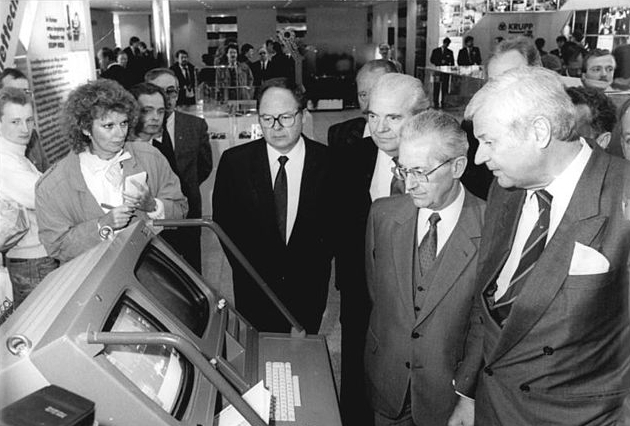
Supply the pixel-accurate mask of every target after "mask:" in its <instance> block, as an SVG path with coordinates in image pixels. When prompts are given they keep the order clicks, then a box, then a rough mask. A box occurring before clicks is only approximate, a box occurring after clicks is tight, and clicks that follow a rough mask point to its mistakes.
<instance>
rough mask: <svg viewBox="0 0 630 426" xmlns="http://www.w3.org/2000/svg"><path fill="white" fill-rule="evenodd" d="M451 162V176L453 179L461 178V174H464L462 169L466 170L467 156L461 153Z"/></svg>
mask: <svg viewBox="0 0 630 426" xmlns="http://www.w3.org/2000/svg"><path fill="white" fill-rule="evenodd" d="M452 163H453V165H452V167H451V171H452V172H453V178H455V179H459V178H461V177H462V175H463V174H464V171H465V170H466V165H467V164H468V158H466V156H464V155H462V156H460V157H457V158H456V159H454V160H453V161H452Z"/></svg>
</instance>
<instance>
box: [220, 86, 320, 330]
mask: <svg viewBox="0 0 630 426" xmlns="http://www.w3.org/2000/svg"><path fill="white" fill-rule="evenodd" d="M303 108H304V105H303V97H302V94H301V92H300V91H299V89H297V88H296V87H295V85H294V84H291V83H289V82H288V81H287V80H286V79H272V80H269V81H268V82H267V83H266V84H265V85H263V87H262V88H261V94H260V97H259V103H258V115H259V123H260V125H261V127H262V130H263V135H264V137H263V138H262V139H259V140H256V141H253V142H250V143H248V144H245V145H240V146H237V147H234V148H231V149H229V150H227V151H225V152H224V153H223V156H222V157H221V160H220V161H219V166H218V168H217V178H216V182H215V186H214V193H213V209H214V220H215V221H216V222H217V223H218V224H219V225H220V226H221V227H222V228H223V230H224V231H225V232H226V233H227V234H228V236H229V237H230V238H232V240H233V241H234V243H235V244H236V246H237V247H239V248H240V249H241V251H242V252H243V254H244V255H245V257H247V259H249V261H250V262H251V263H252V265H253V266H254V268H255V269H256V270H257V271H258V272H259V273H260V275H261V276H262V278H263V279H264V280H265V281H266V282H267V284H269V286H270V287H271V289H272V290H273V291H274V292H275V293H276V295H277V296H278V298H279V299H280V300H281V301H282V302H283V303H284V304H285V305H286V307H287V308H288V309H289V311H290V312H291V313H292V314H293V316H294V317H295V318H296V319H297V321H298V322H299V323H300V324H301V325H302V326H304V328H305V329H306V331H307V333H309V334H312V333H317V332H318V330H319V326H320V323H321V320H322V314H323V313H324V309H325V308H326V296H327V294H328V282H329V279H330V264H331V259H332V254H331V249H330V248H329V238H328V234H329V233H330V223H329V222H330V220H329V213H328V212H329V210H330V209H331V208H332V203H331V190H330V188H329V186H328V182H329V175H328V173H329V172H328V168H329V165H328V153H327V150H328V149H327V148H326V146H324V145H322V144H319V143H317V142H314V141H312V140H309V139H307V138H305V137H304V136H302V135H301V133H302V125H303V112H302V111H303ZM228 260H229V261H230V265H231V266H232V277H233V282H234V297H235V301H236V308H237V309H238V310H239V312H241V313H242V314H243V315H244V316H245V318H247V319H248V320H249V321H250V323H251V324H252V325H253V326H254V327H255V328H256V329H257V330H260V331H272V332H288V331H289V330H290V324H289V323H288V321H287V320H286V319H285V318H284V317H283V316H282V315H281V314H280V312H279V311H278V309H277V308H276V307H275V306H274V305H273V303H272V302H271V301H270V300H269V298H268V297H267V296H266V295H265V294H264V293H263V292H262V291H261V290H260V289H259V287H258V285H257V284H256V283H255V282H254V281H253V280H252V279H251V278H250V276H249V275H248V274H247V272H246V271H245V270H244V269H243V268H242V267H241V266H240V264H239V263H238V262H237V261H236V260H235V259H234V258H233V257H232V256H230V255H229V254H228Z"/></svg>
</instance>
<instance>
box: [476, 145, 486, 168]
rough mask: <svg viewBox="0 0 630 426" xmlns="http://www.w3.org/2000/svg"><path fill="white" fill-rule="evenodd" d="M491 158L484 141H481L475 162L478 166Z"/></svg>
mask: <svg viewBox="0 0 630 426" xmlns="http://www.w3.org/2000/svg"><path fill="white" fill-rule="evenodd" d="M488 160H489V157H488V152H487V148H486V147H485V145H484V144H483V143H479V147H478V148H477V152H476V153H475V164H477V165H478V166H479V165H481V164H483V163H485V162H486V161H488Z"/></svg>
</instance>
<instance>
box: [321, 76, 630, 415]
mask: <svg viewBox="0 0 630 426" xmlns="http://www.w3.org/2000/svg"><path fill="white" fill-rule="evenodd" d="M369 65H370V66H372V65H373V64H369ZM361 71H362V72H363V71H364V70H361ZM360 75H361V72H360V73H359V76H360ZM413 80H414V79H413V78H412V77H408V76H402V75H396V74H386V75H385V76H380V77H378V80H377V82H376V83H375V84H374V86H372V87H371V89H370V91H369V92H368V93H367V98H368V104H367V107H366V112H367V116H368V123H367V126H366V125H365V122H363V126H365V127H362V123H361V120H359V119H354V120H351V121H349V122H345V123H340V124H339V125H336V126H333V127H332V128H331V129H330V131H329V145H330V150H331V157H332V158H331V160H332V165H333V175H335V171H336V172H337V173H339V174H338V175H337V178H339V177H343V178H344V180H343V182H344V183H343V188H344V190H343V191H342V193H343V196H342V197H340V198H339V199H338V200H336V202H335V205H337V206H339V212H338V213H337V215H336V217H335V222H336V224H337V225H338V226H337V228H336V229H337V238H338V240H335V243H334V244H335V247H334V250H335V256H336V259H335V262H336V273H337V285H338V286H339V287H340V290H341V295H342V318H341V319H342V339H345V340H346V341H345V342H344V340H342V384H341V408H342V416H343V418H344V422H345V423H347V424H371V423H372V422H373V423H374V424H376V425H410V426H411V425H444V424H448V425H453V426H454V425H472V424H482V425H506V424H510V425H532V424H566V425H577V424H616V422H621V421H622V417H623V414H622V406H623V401H624V399H625V398H626V396H628V393H629V392H628V389H629V386H628V385H629V381H630V345H628V338H629V337H630V319H629V315H628V313H629V309H628V308H629V306H628V305H629V300H628V260H629V252H630V222H629V220H628V218H629V217H630V214H628V212H627V204H628V198H629V195H628V194H630V188H629V186H628V183H630V181H629V178H630V166H629V165H628V163H626V162H624V161H623V160H621V159H617V158H613V157H611V156H609V155H608V154H606V153H604V152H603V151H602V150H598V149H591V148H590V147H589V146H588V144H587V143H586V141H584V140H583V139H580V138H578V137H576V136H575V134H576V133H575V131H576V123H577V116H578V113H577V112H576V109H575V107H574V106H573V104H572V103H571V99H570V98H569V96H568V95H567V93H566V92H565V90H564V87H563V85H562V83H561V81H560V79H559V78H558V76H557V75H555V74H554V73H553V72H551V71H548V70H545V69H543V68H538V67H531V66H530V67H521V68H517V69H513V70H508V71H507V72H505V73H503V74H500V75H496V76H493V80H491V81H490V82H489V83H488V84H487V85H486V86H484V88H483V89H482V90H480V91H479V92H478V93H477V94H476V95H475V97H474V98H473V100H472V101H471V103H470V105H469V106H468V108H467V110H466V119H467V120H469V121H470V122H471V123H472V125H471V126H470V127H471V130H472V131H474V136H475V137H476V139H478V140H479V141H480V145H479V148H478V149H477V151H476V153H475V156H474V161H475V163H477V165H485V166H487V168H488V169H490V171H491V172H492V173H493V174H494V176H495V181H494V183H493V184H492V188H491V190H490V194H489V198H488V206H487V208H486V207H485V203H484V201H482V200H481V199H479V198H477V197H475V196H474V195H472V194H471V193H470V192H468V191H467V190H466V189H465V188H464V187H463V185H462V184H461V183H460V179H461V177H462V175H463V172H464V170H465V169H466V168H467V162H468V159H467V151H468V143H467V141H466V135H465V133H464V132H463V131H462V130H461V127H460V125H459V124H458V123H457V121H456V120H454V119H453V118H451V117H449V116H447V115H445V114H442V113H440V112H437V111H425V112H420V111H422V110H423V109H426V106H428V102H427V101H426V97H424V100H425V105H426V106H425V107H419V108H416V109H414V108H412V107H411V104H413V102H411V101H409V99H410V98H413V97H414V94H417V95H419V96H420V98H422V97H423V96H424V95H423V92H422V88H421V85H418V86H415V87H414V83H413ZM397 89H400V92H401V93H400V94H397V92H398V90H397ZM362 94H363V91H362V90H361V88H359V100H361V95H362ZM417 105H421V104H417ZM541 105H545V108H541V107H540V106H541ZM418 112H420V114H418ZM368 131H369V133H368ZM370 133H371V137H370V138H365V137H364V136H366V135H369V134H370ZM388 136H392V137H388ZM379 156H380V158H381V159H383V160H382V162H381V164H383V165H382V167H381V168H380V170H386V169H390V172H391V173H390V175H387V178H396V177H397V178H399V179H402V181H403V182H404V184H405V191H406V194H400V195H396V193H397V192H398V191H397V190H396V188H395V186H396V184H395V182H393V181H392V182H391V186H390V187H389V188H390V192H389V193H387V191H385V187H386V185H385V181H386V180H388V179H378V178H376V179H375V178H374V176H375V175H378V173H379ZM387 157H389V160H388V158H387ZM384 160H387V161H384ZM379 188H380V190H381V191H380V192H379V191H378V190H379ZM390 194H391V196H389V195H390ZM360 205H362V206H363V207H362V209H361V208H359V206H360ZM360 210H361V211H362V212H364V213H366V212H367V211H369V216H367V218H366V216H363V217H361V215H360ZM352 223H354V224H355V226H354V228H353V227H352V226H349V225H350V224H352ZM362 230H363V233H362ZM362 245H364V247H365V249H364V251H362V247H361V246H362ZM340 248H341V249H340ZM359 252H362V253H363V254H364V258H363V261H362V260H361V259H360V258H359V257H358V253H359ZM348 265H352V266H353V268H344V267H346V266H348ZM361 267H363V268H365V269H363V270H364V271H365V274H363V273H362V269H361ZM351 271H354V273H353V272H351ZM366 284H367V289H368V291H369V293H368V294H369V297H368V298H367V300H368V302H367V304H364V306H363V310H361V309H357V307H356V306H355V310H354V311H348V312H346V311H345V310H344V307H346V308H347V307H349V306H351V303H355V304H356V305H360V304H361V300H362V294H361V290H362V286H365V285H366ZM363 288H365V287H363ZM353 296H354V297H353ZM363 300H365V299H363ZM344 312H345V315H344ZM365 312H367V314H366V313H365ZM352 313H355V314H356V315H355V317H354V318H352V319H354V320H357V321H356V322H355V323H354V324H353V323H352V322H351V320H349V318H351V317H352ZM362 315H363V318H369V320H368V321H367V323H365V322H364V323H363V324H357V323H360V322H361V321H360V318H361V316H362ZM357 317H358V318H357ZM351 324H352V325H351ZM361 325H363V326H366V328H364V329H363V330H364V332H363V336H365V338H364V339H363V341H361V339H359V338H357V336H356V335H354V334H352V333H347V334H346V331H350V330H353V329H352V327H353V326H354V331H355V332H358V334H359V335H361V334H360V328H361ZM350 336H352V337H350ZM349 338H353V339H354V340H353V342H352V345H353V346H351V347H354V348H355V349H356V347H357V346H359V347H361V349H363V351H364V356H363V360H364V365H363V366H362V368H364V369H365V381H364V382H363V381H361V382H358V381H357V380H358V379H357V376H355V377H353V376H352V375H349V374H348V372H349V371H348V370H347V369H346V368H347V366H348V365H351V364H352V361H351V358H350V357H354V360H353V361H354V362H356V361H360V360H359V358H358V356H357V354H356V351H355V352H354V353H353V352H352V349H350V350H349V351H347V352H346V348H347V346H345V344H347V343H348V341H349V340H348V339H349ZM344 357H346V358H345V359H344ZM350 371H351V368H350ZM357 383H360V385H359V386H356V384H357ZM361 387H363V389H364V391H362V390H361ZM350 390H351V391H352V392H354V393H353V394H352V395H351V396H347V397H345V396H344V392H345V391H350ZM365 391H367V398H368V401H369V406H370V407H371V409H372V412H371V413H370V412H368V413H367V414H366V410H365V408H364V407H363V408H362V407H360V406H357V405H354V406H353V405H352V401H351V398H355V400H356V399H357V398H360V397H361V395H362V393H363V392H365ZM349 407H352V408H349Z"/></svg>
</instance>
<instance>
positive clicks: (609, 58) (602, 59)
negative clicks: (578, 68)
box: [587, 55, 615, 68]
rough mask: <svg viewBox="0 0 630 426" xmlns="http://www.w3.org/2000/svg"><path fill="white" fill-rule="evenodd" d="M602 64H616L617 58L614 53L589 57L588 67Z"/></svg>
mask: <svg viewBox="0 0 630 426" xmlns="http://www.w3.org/2000/svg"><path fill="white" fill-rule="evenodd" d="M602 65H613V66H615V58H614V56H613V55H605V56H598V57H593V58H589V60H588V64H587V68H592V67H595V66H602Z"/></svg>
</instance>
